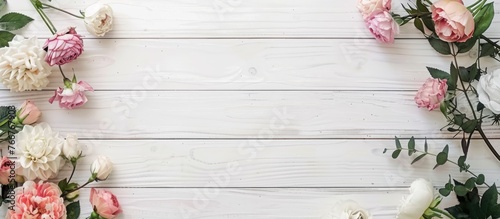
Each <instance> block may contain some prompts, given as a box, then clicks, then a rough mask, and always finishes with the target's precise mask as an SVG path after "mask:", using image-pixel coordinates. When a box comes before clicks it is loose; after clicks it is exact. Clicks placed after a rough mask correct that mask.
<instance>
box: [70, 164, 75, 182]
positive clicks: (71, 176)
mask: <svg viewBox="0 0 500 219" xmlns="http://www.w3.org/2000/svg"><path fill="white" fill-rule="evenodd" d="M71 165H72V166H73V170H72V171H71V175H69V178H68V183H70V182H71V178H73V174H75V170H76V162H75V163H73V162H71Z"/></svg>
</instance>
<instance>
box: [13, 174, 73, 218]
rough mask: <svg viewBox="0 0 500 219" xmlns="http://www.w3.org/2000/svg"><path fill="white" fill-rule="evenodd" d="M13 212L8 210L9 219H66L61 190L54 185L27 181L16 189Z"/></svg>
mask: <svg viewBox="0 0 500 219" xmlns="http://www.w3.org/2000/svg"><path fill="white" fill-rule="evenodd" d="M15 192H16V198H15V202H14V203H15V204H14V209H13V210H8V211H7V215H6V217H5V218H7V219H26V218H34V219H35V218H36V219H39V218H40V219H41V218H52V219H66V206H65V205H64V200H63V198H61V197H60V196H61V194H62V192H61V190H60V189H59V187H58V186H57V185H56V184H54V183H49V182H47V183H44V182H43V181H40V182H38V183H36V182H33V181H27V182H25V183H24V184H23V186H22V187H18V188H16V189H15Z"/></svg>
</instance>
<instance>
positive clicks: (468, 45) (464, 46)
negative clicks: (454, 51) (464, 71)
mask: <svg viewBox="0 0 500 219" xmlns="http://www.w3.org/2000/svg"><path fill="white" fill-rule="evenodd" d="M476 43H477V37H472V38H470V39H468V40H467V41H465V42H463V43H455V45H457V47H458V53H464V52H468V51H470V50H471V49H472V48H473V47H474V46H475V45H476Z"/></svg>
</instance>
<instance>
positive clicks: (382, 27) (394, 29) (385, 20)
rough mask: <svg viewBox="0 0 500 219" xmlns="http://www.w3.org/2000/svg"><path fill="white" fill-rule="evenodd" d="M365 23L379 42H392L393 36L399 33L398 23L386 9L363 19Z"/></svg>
mask: <svg viewBox="0 0 500 219" xmlns="http://www.w3.org/2000/svg"><path fill="white" fill-rule="evenodd" d="M365 23H366V27H368V29H369V30H370V32H371V33H372V34H373V36H375V38H376V39H377V40H378V41H379V42H383V43H393V42H394V36H395V35H396V34H398V33H399V26H398V24H396V22H395V21H394V19H393V18H392V16H391V14H389V12H387V11H380V12H378V13H375V14H373V15H371V16H370V17H368V18H367V19H366V20H365Z"/></svg>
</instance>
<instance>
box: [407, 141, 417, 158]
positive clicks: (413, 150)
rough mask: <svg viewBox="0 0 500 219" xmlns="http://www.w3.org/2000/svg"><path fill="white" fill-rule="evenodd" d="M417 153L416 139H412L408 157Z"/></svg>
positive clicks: (409, 142) (409, 144)
mask: <svg viewBox="0 0 500 219" xmlns="http://www.w3.org/2000/svg"><path fill="white" fill-rule="evenodd" d="M414 152H415V138H414V137H411V138H410V141H408V156H411V155H412V154H413V153H414Z"/></svg>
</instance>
